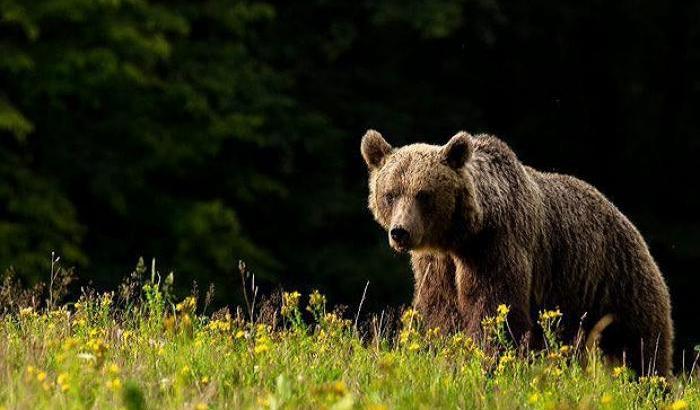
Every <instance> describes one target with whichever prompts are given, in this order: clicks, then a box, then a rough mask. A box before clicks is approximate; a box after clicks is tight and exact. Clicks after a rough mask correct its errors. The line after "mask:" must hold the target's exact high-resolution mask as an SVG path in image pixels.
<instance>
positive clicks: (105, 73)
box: [0, 0, 700, 347]
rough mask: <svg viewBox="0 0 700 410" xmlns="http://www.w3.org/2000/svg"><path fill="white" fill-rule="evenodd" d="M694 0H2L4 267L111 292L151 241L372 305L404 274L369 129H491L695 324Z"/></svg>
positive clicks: (178, 261) (228, 285)
mask: <svg viewBox="0 0 700 410" xmlns="http://www.w3.org/2000/svg"><path fill="white" fill-rule="evenodd" d="M697 73H700V5H699V4H698V2H687V3H684V4H670V3H669V4H665V3H663V2H652V1H642V2H628V1H623V2H614V3H610V2H602V1H594V2H588V3H586V4H580V3H579V2H574V1H565V2H557V3H552V2H545V1H541V0H535V1H532V2H527V3H522V2H514V1H503V0H485V1H466V0H465V1H453V0H434V1H427V0H423V1H418V0H411V1H393V0H390V1H382V2H375V1H364V2H340V1H321V0H316V1H308V2H269V3H263V2H257V1H252V2H238V1H225V0H210V1H204V2H188V1H168V2H164V1H145V0H102V1H94V0H41V1H31V2H27V1H20V0H0V266H1V267H2V269H5V268H8V267H10V266H12V267H13V268H14V270H15V271H16V272H17V274H18V275H19V276H20V277H21V278H23V279H24V280H25V281H26V282H27V283H28V284H30V283H34V282H36V281H38V280H40V279H44V278H46V275H47V271H48V269H49V263H50V254H51V251H52V250H53V251H55V252H56V253H57V254H59V255H61V256H62V258H63V261H64V262H65V263H68V264H71V265H75V266H76V267H77V268H78V272H79V275H80V276H81V278H82V280H83V281H91V282H93V284H94V285H95V286H99V287H108V286H110V287H113V286H115V285H116V283H117V282H118V281H119V279H120V278H121V277H122V276H124V274H125V273H126V272H128V271H129V268H130V267H131V266H132V265H133V264H134V263H135V261H136V260H137V259H138V257H139V256H140V255H143V256H145V257H147V258H150V257H157V258H158V260H159V262H158V263H159V266H161V267H162V269H163V270H165V271H167V270H170V269H172V270H174V271H175V277H176V281H177V282H178V283H179V284H180V285H181V286H182V287H184V288H188V287H189V286H190V284H191V282H192V280H196V281H198V282H199V283H200V284H201V285H202V286H206V284H207V283H210V282H211V283H214V285H215V286H216V287H217V289H218V290H217V295H218V297H219V299H218V300H219V303H225V302H231V301H232V300H234V299H236V300H237V299H238V298H240V294H239V291H238V288H239V285H238V283H239V278H238V273H236V266H237V261H238V260H239V259H244V260H246V262H247V263H248V266H249V267H250V268H251V269H252V270H253V271H254V272H255V273H256V276H257V278H258V280H259V281H261V283H263V284H265V285H266V286H268V287H269V288H272V287H274V286H277V285H279V284H282V285H283V286H285V287H287V288H291V287H294V288H299V289H302V290H308V289H309V288H312V287H318V288H320V289H321V290H322V291H323V292H325V293H327V294H329V296H330V300H332V301H336V302H343V303H347V304H350V305H353V306H356V305H357V303H358V302H359V299H360V297H361V295H362V290H363V288H364V285H365V283H366V281H367V280H369V281H370V286H369V288H368V293H367V304H366V305H365V306H367V308H368V309H378V308H380V307H381V306H384V305H386V304H400V303H406V302H408V301H410V292H411V288H412V284H411V280H412V279H411V276H410V270H409V267H408V265H407V262H406V260H405V259H404V258H403V257H397V256H395V255H393V254H392V253H391V252H390V250H389V249H388V246H387V245H386V239H385V237H384V233H383V232H381V231H380V230H379V228H378V227H376V225H375V224H374V222H373V221H372V220H371V216H370V214H369V212H368V211H367V210H366V204H365V201H366V179H365V178H366V175H365V172H366V171H365V168H364V165H363V163H362V161H361V159H360V157H359V138H360V136H361V135H362V134H363V132H364V130H365V129H366V128H369V127H372V128H378V129H380V130H381V131H382V132H383V133H384V135H385V136H386V137H387V138H388V139H389V140H390V142H392V143H393V144H395V145H400V144H404V143H409V142H415V141H426V142H432V143H444V142H445V141H446V140H447V139H448V138H449V137H450V136H451V135H452V134H453V133H454V132H456V131H457V130H460V129H466V130H468V131H470V132H473V133H477V132H489V133H494V134H497V135H499V136H501V137H502V138H503V139H505V140H506V141H507V142H508V143H509V144H511V146H513V148H514V150H515V151H516V152H517V153H518V154H519V156H520V157H521V159H522V160H523V161H524V162H526V163H528V164H530V165H533V166H535V167H537V168H539V169H543V170H553V171H558V172H564V173H569V174H574V175H576V176H579V177H581V178H583V179H585V180H587V181H589V182H591V183H593V184H594V185H596V186H597V187H598V188H599V189H600V190H601V191H602V192H603V193H604V194H606V195H607V196H608V197H609V198H610V199H611V200H613V202H615V203H616V204H617V205H618V206H619V207H620V208H621V210H622V211H623V212H624V213H625V214H626V215H628V216H629V217H630V219H631V220H632V221H633V222H634V223H635V224H636V225H637V226H638V227H639V229H640V230H641V231H642V233H643V234H644V236H645V237H646V238H647V240H648V241H649V243H650V246H651V248H652V252H653V253H654V255H655V256H656V258H657V260H658V262H659V264H660V265H661V268H662V270H663V271H664V272H665V274H666V277H667V278H668V282H669V283H670V285H671V290H672V294H673V300H674V306H675V307H674V317H675V320H676V323H677V328H678V332H677V333H678V337H679V342H680V343H679V347H688V346H691V347H692V345H693V344H694V343H696V342H698V341H700V330H699V329H694V328H693V327H694V323H693V318H694V315H695V313H696V312H697V311H698V310H697V307H696V305H695V303H694V302H695V301H694V300H693V296H694V294H695V293H696V291H695V289H696V288H697V286H698V285H700V279H699V278H698V277H697V275H696V273H695V271H696V269H697V268H696V266H698V262H700V248H699V247H698V246H697V244H698V243H700V226H699V225H700V224H699V222H698V218H697V209H698V208H699V205H700V204H699V200H698V198H699V196H698V187H697V183H696V181H695V179H696V176H697V175H698V172H697V170H696V161H697V155H698V151H699V149H698V147H699V145H700V139H698V132H699V131H700V116H698V113H699V112H700V75H698V74H697Z"/></svg>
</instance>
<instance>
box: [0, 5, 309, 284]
mask: <svg viewBox="0 0 700 410" xmlns="http://www.w3.org/2000/svg"><path fill="white" fill-rule="evenodd" d="M0 13H2V14H1V18H0V30H2V31H3V32H4V33H6V34H7V35H5V36H2V37H1V38H2V40H0V48H1V49H2V50H3V51H6V52H3V59H2V63H1V64H0V132H5V133H7V134H8V135H9V136H10V137H11V138H12V137H14V139H15V140H16V142H15V143H10V142H8V141H9V140H7V141H3V142H2V144H1V145H0V161H1V162H0V180H2V181H3V184H2V186H0V204H2V205H0V266H3V267H7V266H9V265H13V266H14V267H15V268H16V270H17V271H18V272H19V273H20V274H21V275H22V276H24V277H28V278H36V276H33V272H38V271H39V268H40V267H42V266H45V264H46V262H45V260H48V255H49V254H50V252H51V251H53V250H55V251H56V252H58V253H59V254H60V255H62V257H63V258H64V259H65V260H67V261H69V262H70V263H74V264H78V265H79V266H82V267H87V266H88V262H89V260H90V258H91V257H94V256H95V255H100V256H103V257H106V259H108V260H119V259H120V258H125V257H127V258H130V259H131V258H133V257H134V256H135V255H133V254H132V252H134V249H137V252H138V253H143V252H146V253H150V254H155V255H159V256H163V257H164V258H167V260H168V261H169V262H170V263H177V264H178V266H181V267H182V269H184V270H185V277H189V278H191V279H193V278H198V279H200V280H202V281H205V282H209V281H214V282H216V281H217V280H219V281H220V280H221V279H220V278H221V277H222V273H225V272H230V271H231V270H232V268H233V266H234V263H235V261H237V260H238V259H239V258H245V259H246V260H249V261H250V262H251V263H254V264H255V265H256V266H258V267H259V268H260V270H261V271H262V272H270V269H271V268H274V267H276V266H277V267H278V266H279V265H278V263H277V262H276V261H275V259H274V258H272V257H271V256H270V255H269V254H268V253H266V252H265V251H264V250H263V249H261V248H260V247H259V246H258V245H257V244H255V243H254V242H253V241H252V240H251V238H250V236H249V233H248V232H246V231H247V230H249V229H251V228H252V226H250V225H249V226H247V227H245V228H244V227H242V226H241V223H240V217H239V215H238V213H237V212H236V210H235V208H234V207H235V206H236V204H240V203H241V202H243V203H253V202H258V201H262V200H266V198H273V197H279V196H280V195H284V194H286V188H285V186H284V184H283V183H282V182H281V180H280V178H282V177H283V175H284V173H285V171H284V169H279V168H277V167H272V166H259V165H257V162H258V161H260V160H269V161H276V162H279V161H283V160H284V157H285V156H287V155H288V152H289V149H290V146H291V145H292V144H293V143H294V137H292V136H290V135H283V134H282V133H283V132H284V130H283V129H277V130H273V128H275V127H273V124H275V123H283V122H284V121H282V120H281V119H282V118H288V119H287V120H286V122H287V123H288V122H289V118H291V117H292V116H294V115H296V114H295V113H294V111H293V110H294V107H293V104H292V103H291V101H290V100H289V99H288V98H287V97H285V95H284V93H283V87H284V77H282V76H280V75H279V74H278V73H276V72H274V70H272V69H270V67H268V66H267V64H266V63H264V62H263V61H262V60H261V59H260V58H258V57H257V56H256V55H255V38H254V37H255V36H252V35H251V34H250V31H249V28H250V27H251V26H253V25H257V24H265V23H266V22H267V21H269V20H270V19H271V18H274V9H273V8H272V7H270V6H269V5H267V4H265V3H261V2H249V3H235V4H234V3H231V2H229V1H208V2H206V4H199V3H197V4H194V3H191V2H174V3H173V2H169V3H168V4H167V5H166V4H160V3H158V2H155V1H80V0H56V1H38V2H24V1H14V0H3V1H2V2H1V3H0ZM284 110H288V111H287V112H284ZM299 118H300V119H301V120H300V121H303V115H299ZM136 227H139V228H138V229H139V230H145V231H146V232H149V233H150V235H152V237H141V238H138V239H135V240H134V243H131V244H125V243H124V240H125V239H126V238H127V237H130V236H133V235H134V232H135V229H136ZM246 228H247V229H246ZM80 244H83V245H84V249H85V252H81V251H79V250H78V249H79V248H78V245H80ZM104 268H106V269H105V270H102V269H104ZM104 268H103V267H95V268H94V271H93V272H92V275H93V276H94V277H97V278H100V277H105V276H106V275H107V274H108V272H109V270H110V269H111V267H110V266H105V267H104Z"/></svg>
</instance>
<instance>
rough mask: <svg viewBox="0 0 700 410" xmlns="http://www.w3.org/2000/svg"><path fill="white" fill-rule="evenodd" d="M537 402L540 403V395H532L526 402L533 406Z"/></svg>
mask: <svg viewBox="0 0 700 410" xmlns="http://www.w3.org/2000/svg"><path fill="white" fill-rule="evenodd" d="M538 401H540V394H539V393H532V394H531V395H530V397H528V398H527V402H528V403H530V404H535V403H537V402H538Z"/></svg>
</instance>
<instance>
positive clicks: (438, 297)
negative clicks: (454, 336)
mask: <svg viewBox="0 0 700 410" xmlns="http://www.w3.org/2000/svg"><path fill="white" fill-rule="evenodd" d="M411 265H412V267H413V275H414V281H415V283H414V290H413V306H414V307H415V309H416V310H418V312H420V314H421V315H422V316H423V317H424V318H425V322H426V325H427V326H428V327H429V328H436V327H440V328H441V329H443V330H445V331H447V332H452V331H457V330H460V329H462V328H463V320H462V317H461V315H460V313H459V311H458V309H457V291H456V288H455V281H454V277H455V265H454V263H453V261H452V258H450V256H449V255H447V254H445V253H439V252H418V251H413V252H411Z"/></svg>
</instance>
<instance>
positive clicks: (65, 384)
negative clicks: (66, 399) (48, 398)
mask: <svg viewBox="0 0 700 410" xmlns="http://www.w3.org/2000/svg"><path fill="white" fill-rule="evenodd" d="M56 383H57V384H58V387H59V388H60V389H61V391H62V392H66V391H68V389H70V379H69V377H68V373H61V374H59V375H58V377H57V378H56Z"/></svg>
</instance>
